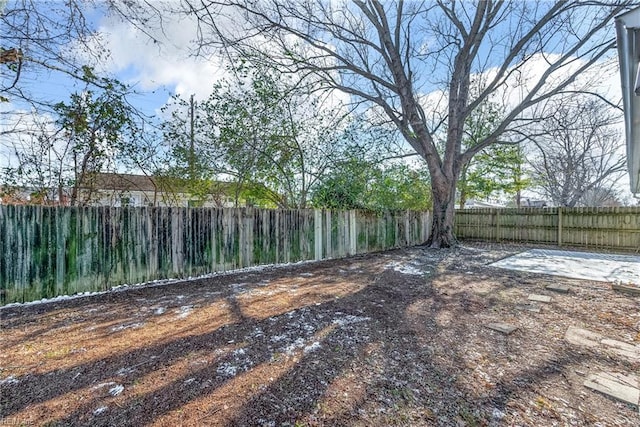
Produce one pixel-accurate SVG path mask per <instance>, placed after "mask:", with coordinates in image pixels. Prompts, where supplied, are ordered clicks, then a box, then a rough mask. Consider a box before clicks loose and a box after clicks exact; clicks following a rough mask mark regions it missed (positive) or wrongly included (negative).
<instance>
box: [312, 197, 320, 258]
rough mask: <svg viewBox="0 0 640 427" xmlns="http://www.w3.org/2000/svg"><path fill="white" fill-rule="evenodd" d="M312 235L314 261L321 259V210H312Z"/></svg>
mask: <svg viewBox="0 0 640 427" xmlns="http://www.w3.org/2000/svg"><path fill="white" fill-rule="evenodd" d="M313 235H314V244H315V259H316V261H320V260H321V259H322V210H320V209H314V210H313Z"/></svg>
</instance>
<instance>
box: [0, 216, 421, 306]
mask: <svg viewBox="0 0 640 427" xmlns="http://www.w3.org/2000/svg"><path fill="white" fill-rule="evenodd" d="M429 231H430V217H429V213H427V212H388V213H384V214H381V215H375V214H370V213H364V212H356V211H333V212H332V211H320V210H315V211H314V210H260V209H251V208H246V209H208V208H150V207H149V208H147V207H142V208H110V207H45V206H6V205H0V303H2V304H5V303H10V302H15V301H32V300H36V299H40V298H50V297H54V296H57V295H64V294H73V293H78V292H87V291H99V290H106V289H109V288H110V287H112V286H115V285H120V284H125V283H139V282H146V281H150V280H155V279H166V278H183V277H189V276H196V275H202V274H206V273H212V272H215V271H224V270H232V269H237V268H242V267H249V266H254V265H264V264H279V263H287V262H296V261H301V260H311V259H326V258H338V257H343V256H347V255H353V254H356V253H366V252H372V251H378V250H384V249H390V248H395V247H402V246H408V245H415V244H419V243H423V242H425V241H426V240H427V239H428V236H429Z"/></svg>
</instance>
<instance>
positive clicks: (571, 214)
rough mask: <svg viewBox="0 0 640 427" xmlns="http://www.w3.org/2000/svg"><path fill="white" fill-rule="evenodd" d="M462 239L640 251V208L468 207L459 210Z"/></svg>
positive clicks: (457, 223)
mask: <svg viewBox="0 0 640 427" xmlns="http://www.w3.org/2000/svg"><path fill="white" fill-rule="evenodd" d="M455 233H456V236H457V237H458V238H460V239H478V240H489V241H513V242H533V243H548V244H554V245H558V246H581V247H585V248H590V249H616V250H624V251H633V252H638V251H640V207H619V208H618V207H617V208H524V209H465V210H458V211H456V219H455Z"/></svg>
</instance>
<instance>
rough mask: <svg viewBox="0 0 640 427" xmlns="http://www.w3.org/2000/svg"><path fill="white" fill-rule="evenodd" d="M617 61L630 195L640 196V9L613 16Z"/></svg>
mask: <svg viewBox="0 0 640 427" xmlns="http://www.w3.org/2000/svg"><path fill="white" fill-rule="evenodd" d="M616 37H617V40H618V61H619V63H620V78H621V84H622V103H623V107H624V124H625V134H626V139H627V166H628V169H629V180H630V183H631V192H632V193H634V194H638V193H640V79H639V77H640V76H638V58H640V8H636V9H633V10H631V11H629V12H626V13H623V14H622V15H620V16H618V17H616Z"/></svg>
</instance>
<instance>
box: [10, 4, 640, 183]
mask: <svg viewBox="0 0 640 427" xmlns="http://www.w3.org/2000/svg"><path fill="white" fill-rule="evenodd" d="M89 18H90V21H91V22H92V23H93V25H94V26H95V28H96V29H97V33H98V34H100V40H101V42H102V43H103V44H104V45H105V46H106V48H107V49H108V51H109V52H110V54H109V57H108V59H107V60H106V61H101V62H100V63H97V64H96V66H97V68H98V70H99V71H103V72H106V73H110V74H112V75H113V76H115V77H116V78H117V79H119V80H121V81H123V82H125V83H127V84H129V85H132V86H133V88H135V90H136V94H134V95H132V96H131V97H130V98H129V100H130V102H131V103H132V104H133V105H134V106H136V107H137V108H139V109H140V110H141V111H143V112H144V113H146V114H147V115H156V114H160V109H161V107H162V106H163V105H165V104H166V103H167V102H168V101H169V100H170V98H171V96H172V95H174V94H177V95H180V96H181V97H183V98H185V99H187V98H188V97H189V96H190V95H191V94H194V95H195V98H196V99H205V98H206V97H207V96H208V95H209V93H210V88H211V87H212V85H213V84H214V82H216V81H217V80H219V79H221V78H223V77H224V76H225V70H224V64H223V61H222V60H221V59H220V58H216V57H210V58H208V59H205V58H202V57H195V56H193V55H192V54H191V50H190V48H191V47H192V41H193V40H194V39H195V38H196V37H197V26H196V24H195V22H193V21H191V20H190V19H188V18H185V17H180V16H178V15H166V16H164V17H163V20H164V21H163V29H162V30H159V29H155V28H151V27H149V28H147V30H148V31H149V32H150V33H151V35H152V36H153V37H154V38H156V39H157V40H158V41H159V43H154V42H153V41H151V40H150V38H149V37H147V35H145V34H143V33H142V31H140V30H139V29H136V28H135V27H134V26H133V25H131V24H130V23H128V22H124V21H122V20H121V19H119V18H118V17H115V16H112V15H108V14H105V13H104V10H101V9H99V8H98V9H96V10H95V11H94V12H93V13H92V14H90V15H89ZM612 29H613V27H612ZM489 72H490V70H489ZM532 72H534V73H535V72H537V71H535V70H533V71H532ZM22 79H23V80H22V82H23V83H24V84H26V85H28V86H30V87H31V89H32V90H33V91H35V92H37V93H39V94H41V95H42V96H43V97H50V98H52V99H55V98H58V100H59V101H65V100H67V99H68V95H69V93H70V92H71V91H76V90H78V89H79V87H78V84H77V83H76V82H74V81H72V80H70V79H69V78H65V77H63V76H61V75H59V74H56V73H51V74H48V75H46V74H45V75H42V74H40V75H29V74H28V73H25V74H24V75H23V76H22ZM592 84H594V83H592ZM597 85H598V86H599V92H601V93H606V94H608V97H610V98H611V99H618V98H619V97H620V93H619V91H620V79H619V76H618V75H617V73H616V72H613V73H609V74H608V75H607V76H606V78H604V79H601V80H599V81H598V82H597ZM504 96H506V97H507V98H509V97H515V96H516V95H515V94H505V95H504ZM424 98H425V99H439V98H440V93H438V92H433V93H426V94H424ZM20 108H24V107H23V106H21V105H20V104H16V103H9V104H8V105H7V104H4V105H3V104H2V103H0V110H2V111H8V110H18V109H20ZM0 155H1V154H0ZM0 161H2V158H1V157H0ZM627 181H628V178H627V177H626V176H625V177H624V178H623V179H622V181H621V188H624V187H625V186H628V184H627Z"/></svg>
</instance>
